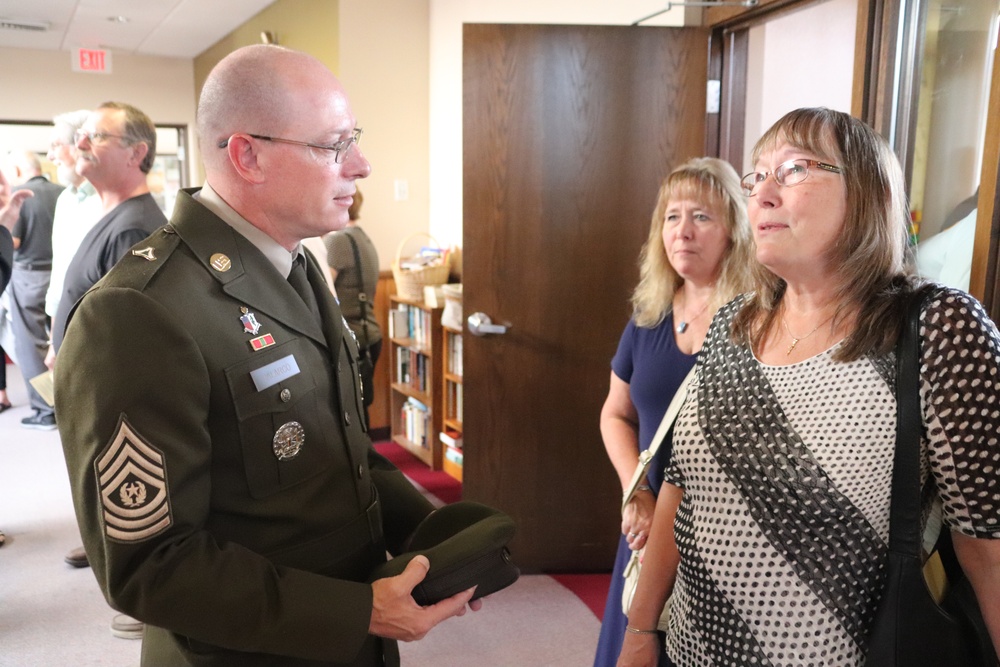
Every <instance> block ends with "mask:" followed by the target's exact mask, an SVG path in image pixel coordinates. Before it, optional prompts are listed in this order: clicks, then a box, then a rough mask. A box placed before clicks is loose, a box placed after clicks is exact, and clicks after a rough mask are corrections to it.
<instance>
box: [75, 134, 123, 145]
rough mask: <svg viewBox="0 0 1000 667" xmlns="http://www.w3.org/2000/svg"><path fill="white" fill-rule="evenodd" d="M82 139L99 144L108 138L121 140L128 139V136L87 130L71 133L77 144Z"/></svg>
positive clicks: (104, 142) (105, 141)
mask: <svg viewBox="0 0 1000 667" xmlns="http://www.w3.org/2000/svg"><path fill="white" fill-rule="evenodd" d="M84 139H86V140H88V141H89V142H90V143H92V144H94V145H95V146H100V145H102V144H106V143H107V142H108V139H121V140H122V141H128V137H125V136H122V135H120V134H109V133H107V132H89V131H87V130H77V131H76V132H74V133H73V143H74V144H78V143H80V142H81V141H83V140H84Z"/></svg>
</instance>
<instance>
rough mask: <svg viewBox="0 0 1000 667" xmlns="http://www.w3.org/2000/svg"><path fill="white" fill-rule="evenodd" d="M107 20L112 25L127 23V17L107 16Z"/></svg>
mask: <svg viewBox="0 0 1000 667" xmlns="http://www.w3.org/2000/svg"><path fill="white" fill-rule="evenodd" d="M108 20H109V21H111V22H112V23H128V17H127V16H109V17H108Z"/></svg>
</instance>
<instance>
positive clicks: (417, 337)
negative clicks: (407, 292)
mask: <svg viewBox="0 0 1000 667" xmlns="http://www.w3.org/2000/svg"><path fill="white" fill-rule="evenodd" d="M389 337H390V338H395V339H397V340H399V339H401V338H410V339H412V340H413V342H414V345H416V346H418V347H428V346H430V344H431V314H430V312H428V311H426V310H424V309H422V308H417V307H416V306H411V305H409V304H406V303H399V304H396V307H395V308H393V309H392V310H390V311H389Z"/></svg>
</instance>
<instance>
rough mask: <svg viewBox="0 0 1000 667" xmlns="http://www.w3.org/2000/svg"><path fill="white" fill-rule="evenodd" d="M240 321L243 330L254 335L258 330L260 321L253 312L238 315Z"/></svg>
mask: <svg viewBox="0 0 1000 667" xmlns="http://www.w3.org/2000/svg"><path fill="white" fill-rule="evenodd" d="M240 322H242V323H243V331H245V332H247V333H248V334H252V335H254V336H256V335H257V332H258V331H260V322H258V321H257V316H256V315H254V314H253V313H247V312H245V313H243V314H242V315H240Z"/></svg>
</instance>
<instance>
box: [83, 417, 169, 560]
mask: <svg viewBox="0 0 1000 667" xmlns="http://www.w3.org/2000/svg"><path fill="white" fill-rule="evenodd" d="M94 467H95V469H96V472H97V479H98V485H99V487H100V492H101V505H102V508H103V510H104V512H103V519H104V532H105V533H106V534H107V536H108V537H110V538H111V539H114V540H118V541H121V542H139V541H141V540H144V539H147V538H149V537H152V536H154V535H156V534H157V533H160V532H162V531H164V530H166V529H167V528H168V527H169V526H170V524H171V523H172V518H171V514H170V496H169V494H168V493H167V471H166V466H165V464H164V459H163V453H162V452H161V451H160V450H158V449H157V448H156V447H153V445H151V444H150V443H149V442H147V441H146V440H144V439H143V438H142V437H141V436H140V435H139V434H138V433H136V432H135V431H134V430H133V429H132V426H131V425H130V424H129V423H128V421H126V419H125V416H124V415H122V418H121V419H120V420H119V422H118V431H117V432H116V433H115V435H114V437H113V438H112V439H111V444H109V445H108V446H107V448H105V450H104V452H103V453H102V454H101V456H100V458H98V459H97V461H96V462H95V463H94Z"/></svg>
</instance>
